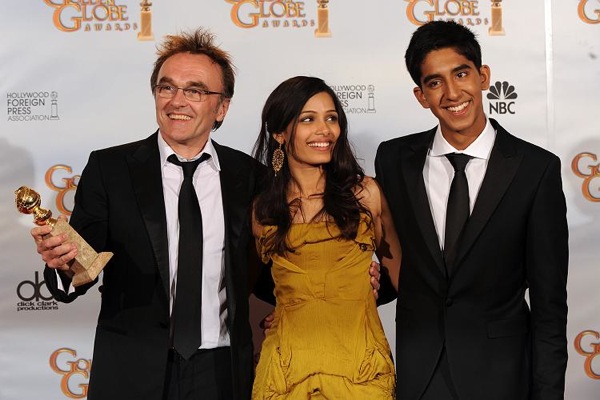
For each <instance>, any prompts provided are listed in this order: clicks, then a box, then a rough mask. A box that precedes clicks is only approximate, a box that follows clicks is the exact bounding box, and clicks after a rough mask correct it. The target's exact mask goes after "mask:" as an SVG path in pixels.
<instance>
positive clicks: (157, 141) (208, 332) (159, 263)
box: [32, 30, 261, 400]
mask: <svg viewBox="0 0 600 400" xmlns="http://www.w3.org/2000/svg"><path fill="white" fill-rule="evenodd" d="M213 42H214V39H213V37H212V35H211V34H210V33H208V32H207V31H203V30H197V31H195V32H190V33H183V34H181V35H177V36H167V38H166V40H165V41H164V42H163V43H162V47H161V48H160V49H159V52H158V58H157V60H156V62H155V65H154V71H153V73H152V77H151V88H152V94H153V96H154V101H155V105H156V119H157V122H158V127H159V128H158V131H157V132H155V133H153V134H152V135H151V136H150V137H148V138H146V139H144V140H141V141H138V142H134V143H129V144H125V145H121V146H117V147H112V148H109V149H104V150H99V151H94V152H92V153H91V155H90V158H89V161H88V163H87V165H86V167H85V169H84V171H83V173H82V175H81V179H80V183H79V186H78V188H77V192H76V196H75V208H74V210H73V214H72V217H71V220H70V223H71V225H72V226H73V227H74V228H75V229H76V230H77V231H78V232H79V233H80V234H81V236H82V237H83V238H84V239H86V240H87V241H88V242H89V243H90V244H91V245H92V246H93V247H94V248H95V250H97V251H111V252H113V253H114V256H113V258H112V260H111V261H110V262H109V263H108V264H107V265H106V267H105V269H104V274H103V280H102V286H101V287H100V291H101V293H102V304H101V311H100V315H99V318H98V326H97V328H96V338H95V344H94V356H93V368H92V372H91V377H90V384H89V393H88V398H89V399H90V400H119V399H123V400H131V399H144V400H167V399H168V400H183V399H200V398H201V399H207V400H212V399H214V400H217V399H219V400H231V399H249V398H250V393H251V388H252V378H253V365H254V364H253V349H252V338H251V330H250V326H249V322H248V295H249V293H248V275H249V272H248V268H249V266H248V264H249V257H248V249H254V245H253V242H251V241H250V239H251V235H250V231H249V211H250V205H251V201H252V198H253V195H254V193H255V191H256V182H257V175H259V174H260V169H261V166H260V165H258V163H257V162H256V161H255V160H254V159H252V158H251V157H249V156H248V155H246V154H244V153H242V152H239V151H237V150H233V149H231V148H228V147H225V146H221V145H219V144H217V143H216V142H214V141H212V140H211V131H212V130H216V129H217V128H218V127H219V126H220V125H221V123H222V122H223V119H224V118H225V115H226V114H227V111H228V107H229V103H230V100H231V98H232V96H233V92H234V80H235V78H234V72H233V68H232V64H231V61H230V58H229V56H228V54H227V53H225V52H224V51H223V50H221V49H220V48H218V47H217V46H216V45H214V43H213ZM173 157H175V158H173ZM206 158H207V159H206ZM190 160H203V161H202V162H200V164H199V165H198V166H197V167H196V169H195V172H194V173H193V175H192V176H193V178H192V180H193V187H194V189H193V190H195V192H196V197H197V202H198V203H199V205H200V209H201V211H202V216H201V219H202V222H201V225H200V226H201V230H200V233H199V235H200V240H202V238H203V244H202V243H200V242H194V241H191V240H189V239H186V240H185V241H187V243H188V244H190V246H188V247H191V249H192V250H193V251H195V250H198V249H199V248H201V249H203V253H199V254H200V255H197V256H196V257H195V260H193V262H196V261H198V262H201V263H202V289H201V293H202V294H201V295H199V296H196V297H194V299H196V300H190V301H188V302H187V303H186V304H185V306H186V307H185V308H189V309H191V308H193V307H194V305H198V309H199V308H200V304H202V306H201V324H200V328H199V329H192V332H193V334H192V343H191V345H188V346H187V348H188V349H189V352H187V353H186V352H185V351H182V350H180V349H179V347H178V345H177V342H176V340H175V339H176V338H177V335H176V334H174V333H173V332H174V331H177V325H178V322H187V321H188V318H187V317H185V318H180V319H179V320H177V319H175V321H174V318H173V314H174V310H175V300H176V299H177V296H179V295H182V296H183V294H184V292H185V291H186V290H187V289H185V287H184V288H182V287H180V286H179V284H178V283H180V282H184V283H189V282H185V281H186V280H188V281H189V279H179V280H178V279H177V276H178V265H179V270H182V267H181V259H183V258H184V257H180V256H181V255H182V254H183V252H184V251H183V250H182V247H181V244H182V243H184V242H185V241H184V240H182V241H180V240H179V237H180V230H179V226H180V225H181V224H180V223H181V222H184V221H183V219H182V218H178V195H179V192H180V187H182V181H183V180H184V179H183V176H184V174H183V170H182V167H180V166H179V165H178V163H180V162H182V161H190ZM193 190H190V191H188V193H191V192H192V191H193ZM182 193H183V190H182ZM196 210H197V206H196ZM197 225H198V224H196V226H197ZM49 231H50V227H48V226H46V227H38V228H34V229H33V230H32V235H33V238H34V240H35V242H36V244H37V251H38V252H39V253H40V254H41V255H42V258H43V260H44V261H45V262H46V264H47V267H46V270H45V273H44V276H45V280H46V283H47V285H48V287H49V289H50V291H51V293H52V294H53V295H54V297H55V298H56V299H58V300H60V301H64V302H71V301H73V300H75V299H76V298H77V297H78V296H80V295H83V294H85V293H86V291H87V290H88V289H90V287H91V286H93V285H94V284H95V283H96V282H92V283H91V284H87V285H84V286H79V287H77V288H74V287H72V285H71V281H70V277H69V276H68V275H67V273H66V271H67V270H68V266H67V263H68V262H69V261H70V260H72V259H73V258H74V256H75V255H76V251H77V250H76V248H75V245H74V244H73V243H70V242H66V241H65V239H66V238H65V237H61V236H58V237H55V238H49V239H44V238H43V236H44V235H45V234H47V233H48V232H49ZM181 234H182V235H183V230H182V231H181ZM178 258H179V263H178ZM198 312H199V313H200V311H198ZM174 337H175V339H174Z"/></svg>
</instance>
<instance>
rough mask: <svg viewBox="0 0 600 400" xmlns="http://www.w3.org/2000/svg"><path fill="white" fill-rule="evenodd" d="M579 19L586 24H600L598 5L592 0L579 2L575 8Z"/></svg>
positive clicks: (599, 6)
mask: <svg viewBox="0 0 600 400" xmlns="http://www.w3.org/2000/svg"><path fill="white" fill-rule="evenodd" d="M577 14H578V15H579V18H580V19H581V20H582V21H583V22H585V23H586V24H600V3H598V2H597V1H596V2H595V4H594V0H579V5H578V6H577Z"/></svg>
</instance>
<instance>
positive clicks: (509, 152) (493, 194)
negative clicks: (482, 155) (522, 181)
mask: <svg viewBox="0 0 600 400" xmlns="http://www.w3.org/2000/svg"><path fill="white" fill-rule="evenodd" d="M490 121H491V122H492V125H493V126H494V128H496V140H495V142H494V147H493V148H492V152H491V154H490V160H489V162H488V166H487V170H486V173H485V177H484V179H483V182H482V184H481V188H480V189H479V193H478V195H477V200H476V201H475V206H474V208H473V212H472V214H471V216H470V217H469V221H468V222H467V225H466V226H465V230H464V232H463V236H462V238H461V244H460V247H459V250H458V254H457V258H456V262H455V266H456V267H459V266H460V262H461V261H462V259H463V258H464V257H465V255H466V253H467V252H468V251H469V249H470V248H471V247H472V246H473V244H474V243H475V241H476V240H477V237H478V236H479V235H480V234H481V231H482V230H483V228H484V227H485V225H486V224H487V222H488V221H489V219H490V217H491V216H492V214H493V212H494V210H495V209H496V207H497V206H498V204H499V203H500V201H501V200H502V197H503V196H504V194H505V193H506V190H507V189H508V187H509V185H510V183H511V182H512V180H513V178H514V177H515V174H516V172H517V169H518V168H519V165H520V163H521V159H522V157H523V155H522V153H520V152H519V151H518V143H517V140H516V139H515V138H514V137H513V136H512V135H510V134H509V133H508V132H507V131H506V130H505V129H504V128H502V127H501V126H500V125H499V124H498V123H497V122H496V121H495V120H493V119H491V120H490ZM454 272H456V271H455V270H453V273H454Z"/></svg>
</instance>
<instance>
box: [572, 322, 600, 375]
mask: <svg viewBox="0 0 600 400" xmlns="http://www.w3.org/2000/svg"><path fill="white" fill-rule="evenodd" d="M573 345H574V346H575V350H576V351H577V353H579V355H581V356H583V357H584V358H585V361H584V362H583V368H584V370H585V374H586V375H587V376H589V377H590V378H592V379H600V333H598V332H596V331H592V330H586V331H583V332H581V333H580V334H579V335H577V337H575V340H574V342H573Z"/></svg>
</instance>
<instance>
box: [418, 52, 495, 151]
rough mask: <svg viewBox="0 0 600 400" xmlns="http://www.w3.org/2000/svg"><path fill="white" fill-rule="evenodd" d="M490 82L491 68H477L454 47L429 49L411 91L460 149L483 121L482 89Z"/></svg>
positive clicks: (481, 128) (470, 139)
mask: <svg viewBox="0 0 600 400" xmlns="http://www.w3.org/2000/svg"><path fill="white" fill-rule="evenodd" d="M489 85H490V69H489V67H488V66H487V65H482V66H481V68H480V69H479V70H477V68H476V67H475V65H474V64H473V62H472V61H469V60H468V59H467V58H466V57H464V56H462V55H460V54H459V53H457V52H456V51H455V50H454V49H453V48H443V49H440V50H434V51H431V52H430V53H429V54H428V55H427V57H425V59H424V60H423V63H422V64H421V86H420V87H415V88H414V90H413V92H414V94H415V97H416V98H417V100H418V101H419V103H420V104H421V105H422V106H423V107H424V108H429V109H430V110H431V112H432V113H433V114H434V115H435V116H436V117H437V119H438V120H439V123H440V127H441V130H442V134H443V135H444V138H445V139H446V140H447V141H448V142H449V143H450V144H452V145H453V146H454V147H455V148H457V149H459V150H462V149H465V148H466V147H467V146H468V145H469V144H471V143H472V142H473V141H474V140H475V139H476V138H477V136H479V134H480V133H481V132H482V131H483V129H484V128H485V124H486V118H485V113H484V111H483V100H482V97H483V95H482V91H483V90H487V89H488V87H489Z"/></svg>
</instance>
